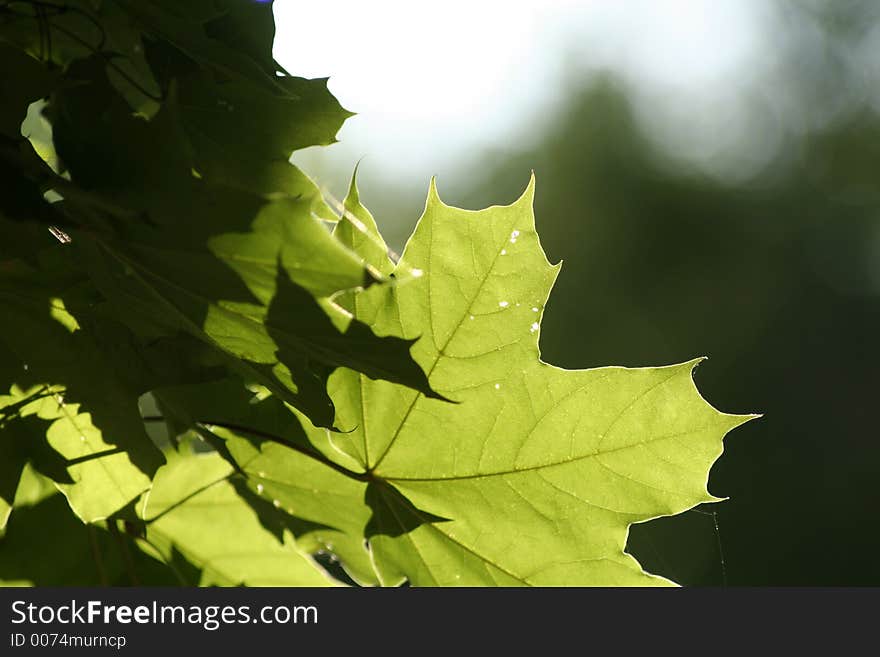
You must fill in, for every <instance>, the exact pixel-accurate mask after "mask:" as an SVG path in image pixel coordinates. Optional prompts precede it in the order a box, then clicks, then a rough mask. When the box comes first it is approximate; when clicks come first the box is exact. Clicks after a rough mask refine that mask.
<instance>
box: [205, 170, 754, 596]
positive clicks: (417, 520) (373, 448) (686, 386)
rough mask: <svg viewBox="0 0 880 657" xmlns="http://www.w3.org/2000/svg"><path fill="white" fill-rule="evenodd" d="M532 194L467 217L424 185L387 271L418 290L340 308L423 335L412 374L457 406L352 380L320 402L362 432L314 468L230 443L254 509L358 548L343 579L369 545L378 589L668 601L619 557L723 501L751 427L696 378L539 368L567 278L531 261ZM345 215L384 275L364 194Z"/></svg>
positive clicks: (339, 380) (271, 449)
mask: <svg viewBox="0 0 880 657" xmlns="http://www.w3.org/2000/svg"><path fill="white" fill-rule="evenodd" d="M533 192H534V186H533V184H530V185H529V187H528V189H527V190H526V192H525V194H523V196H522V197H521V198H520V199H519V200H518V201H517V202H515V203H514V204H512V205H510V206H505V207H492V208H489V209H487V210H483V211H480V212H472V211H466V210H459V209H456V208H452V207H449V206H447V205H445V204H443V203H442V202H441V201H440V199H439V197H438V196H437V193H436V190H435V188H434V186H433V185H432V187H431V190H430V193H429V198H428V202H427V206H426V209H425V213H424V215H423V216H422V218H421V220H420V221H419V224H418V227H417V228H416V231H415V233H414V235H413V236H412V238H411V239H410V241H409V243H408V245H407V247H406V250H405V252H404V254H403V257H402V259H401V261H400V263H399V264H398V265H396V268H398V269H401V270H405V271H411V270H413V269H416V270H422V271H423V272H424V276H422V277H420V278H413V279H410V280H409V281H408V282H407V283H406V284H401V285H399V286H397V287H393V288H384V289H381V288H378V287H377V288H373V289H369V290H366V291H363V292H360V293H357V294H353V295H351V296H349V297H348V299H345V300H342V302H343V303H346V304H347V307H348V309H349V310H350V311H351V312H352V313H353V314H354V315H355V316H356V317H358V318H360V319H361V320H362V321H365V322H368V323H370V325H371V326H372V327H373V329H374V330H375V331H376V332H377V333H378V334H380V335H382V334H395V335H402V336H404V337H415V336H421V339H420V340H419V341H418V342H417V343H416V344H415V346H414V348H413V355H414V357H415V359H416V361H417V362H418V363H419V364H420V365H421V366H422V367H423V368H424V369H425V371H426V372H427V373H428V375H429V379H430V382H431V385H432V386H433V387H434V388H435V389H436V390H438V391H439V392H441V393H442V394H444V395H445V396H447V397H448V398H450V399H452V400H455V401H456V402H458V403H456V404H450V403H447V402H443V401H439V400H434V399H428V398H426V397H425V396H424V395H422V394H420V393H418V392H416V391H413V390H409V389H406V388H404V387H401V386H398V385H394V384H391V383H388V382H384V381H372V380H370V379H368V378H366V377H364V376H363V375H361V374H358V373H357V372H354V371H352V370H344V369H342V370H339V371H337V372H336V373H335V374H334V375H333V376H332V377H331V379H330V382H329V387H328V390H329V391H330V393H331V396H332V398H333V401H334V403H335V405H336V408H337V413H338V418H339V421H340V422H341V423H342V425H344V426H354V427H356V429H355V430H353V431H351V432H350V433H346V434H338V433H336V434H331V433H328V432H321V431H319V430H315V429H313V428H308V429H307V433H309V436H310V438H311V441H312V444H313V445H315V446H316V447H317V448H319V449H321V450H322V451H323V455H324V456H323V459H322V460H323V462H322V463H321V462H318V461H317V460H316V459H313V458H309V457H308V456H307V455H304V454H303V453H301V452H294V451H293V450H291V449H289V448H286V447H284V446H283V445H280V444H278V443H277V442H268V441H267V442H263V443H261V444H260V443H259V442H257V443H255V442H254V436H253V435H251V436H250V439H249V440H245V439H243V438H242V437H241V436H246V435H248V434H247V432H240V431H239V432H238V434H239V437H234V436H233V435H231V434H229V433H228V432H221V435H223V436H224V437H226V444H227V446H228V449H229V453H231V454H232V455H233V456H234V457H235V458H236V459H237V461H238V463H239V464H240V466H241V467H242V469H243V470H244V471H245V472H246V473H247V474H248V476H249V478H250V482H251V486H254V487H256V488H257V489H258V490H259V492H260V494H261V495H263V496H266V497H267V498H269V499H274V500H277V504H278V505H279V506H281V507H282V508H289V509H291V510H292V512H293V513H294V514H296V515H297V516H300V517H302V518H305V519H308V520H310V521H312V522H317V523H322V524H324V525H327V526H329V527H331V528H334V529H335V530H336V531H337V533H338V534H340V535H343V536H346V537H347V538H346V540H345V541H342V542H341V543H340V545H341V547H340V548H337V549H336V550H335V551H336V552H337V553H338V554H339V555H340V556H341V557H342V559H343V562H345V561H347V560H354V561H358V560H359V559H361V557H358V556H355V555H353V552H355V551H356V550H357V549H358V548H359V547H360V542H361V541H362V540H363V539H364V538H366V539H368V550H369V554H370V558H371V563H372V564H373V565H374V567H375V578H376V580H377V581H380V582H383V583H388V584H393V583H398V582H400V581H402V580H403V579H404V578H406V579H407V580H409V581H410V582H411V583H412V584H414V585H622V584H636V585H650V584H663V583H668V580H665V579H663V578H660V577H655V576H652V575H649V574H647V573H645V572H644V571H643V570H642V568H641V567H640V566H639V564H638V563H637V562H636V560H635V559H634V558H632V557H631V556H630V555H628V554H626V553H625V552H624V548H625V545H626V538H627V533H628V528H629V526H630V525H631V524H632V523H635V522H643V521H646V520H649V519H651V518H656V517H658V516H663V515H670V514H676V513H680V512H682V511H684V510H686V509H690V508H692V507H694V506H696V505H698V504H700V503H703V502H711V501H715V500H717V498H715V497H713V496H712V495H710V494H709V492H708V490H707V480H708V473H709V469H710V468H711V466H712V464H713V462H714V461H715V460H716V459H717V458H718V456H719V455H720V454H721V451H722V438H723V436H724V435H725V434H726V433H727V432H728V431H729V430H731V429H733V428H734V427H736V426H738V425H740V424H742V423H744V422H745V421H747V420H748V419H750V418H751V417H752V416H741V415H728V414H725V413H721V412H719V411H717V410H715V409H714V408H713V407H712V406H710V405H709V404H708V403H707V402H706V401H705V400H704V399H703V398H702V397H701V396H700V394H699V392H698V391H697V389H696V387H695V385H694V383H693V379H692V371H693V369H694V367H695V366H696V364H697V362H698V361H697V360H694V361H691V362H688V363H683V364H680V365H674V366H670V367H657V368H637V369H629V368H623V367H604V368H598V369H591V370H574V371H568V370H563V369H560V368H556V367H553V366H552V365H548V364H546V363H544V362H542V361H541V360H540V354H539V350H538V336H539V330H540V318H541V314H542V312H543V309H544V305H545V302H546V300H547V297H548V294H549V292H550V288H551V287H552V285H553V282H554V280H555V278H556V275H557V273H558V266H551V265H550V264H549V263H548V261H547V259H546V257H545V255H544V253H543V250H542V249H541V247H540V244H539V241H538V235H537V233H536V232H535V225H534V216H533V212H532V197H533ZM346 210H347V214H346V217H345V219H344V220H343V222H342V223H340V225H339V227H338V229H337V235H338V236H339V237H340V238H341V239H342V240H343V241H344V242H347V243H348V244H349V245H350V246H351V247H352V248H353V249H354V250H356V251H358V252H359V253H360V254H361V255H362V257H364V258H365V259H367V260H372V261H373V262H374V263H376V266H377V267H379V268H380V269H384V270H385V271H388V272H390V271H391V270H393V269H394V268H395V266H394V265H393V264H392V263H391V262H389V261H388V260H387V259H386V256H385V249H384V245H383V244H382V243H381V241H380V238H379V235H378V232H377V231H376V229H375V224H374V222H373V220H372V217H370V215H369V213H368V212H367V211H366V210H365V209H364V208H363V207H362V206H361V205H360V203H359V202H358V200H357V193H356V189H355V188H354V185H353V186H352V192H351V193H350V195H349V198H348V199H347V200H346ZM377 258H381V259H383V260H384V262H379V261H377V260H376V259H377ZM585 339H589V337H588V336H585ZM326 533H327V532H325V534H326ZM361 574H362V579H364V580H366V581H369V579H370V578H369V574H368V573H367V574H364V573H361Z"/></svg>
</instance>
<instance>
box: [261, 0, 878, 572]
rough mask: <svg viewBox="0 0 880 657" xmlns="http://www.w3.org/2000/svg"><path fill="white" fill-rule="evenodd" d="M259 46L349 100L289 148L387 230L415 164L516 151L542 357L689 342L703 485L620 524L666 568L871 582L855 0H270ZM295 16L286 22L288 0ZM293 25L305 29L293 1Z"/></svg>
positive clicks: (404, 217) (861, 67)
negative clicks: (698, 503)
mask: <svg viewBox="0 0 880 657" xmlns="http://www.w3.org/2000/svg"><path fill="white" fill-rule="evenodd" d="M275 10H276V18H277V22H278V37H277V39H276V52H275V54H276V58H277V59H278V60H279V61H280V62H281V63H282V64H283V65H284V66H285V67H286V68H287V69H288V70H290V71H291V72H292V73H294V74H297V75H304V76H307V77H324V76H328V75H329V76H332V77H331V79H330V89H331V91H333V93H334V94H335V95H336V96H337V97H338V98H339V99H340V101H341V102H342V103H343V105H345V106H346V107H347V108H348V109H351V110H353V111H356V112H358V113H359V114H358V116H355V117H354V118H352V119H350V120H349V122H348V123H347V124H346V126H345V127H344V128H343V130H342V131H341V133H340V135H339V139H340V143H339V144H335V145H333V146H330V147H327V148H321V149H310V150H308V151H305V152H303V153H300V154H298V155H297V156H296V161H297V162H298V163H299V164H300V165H301V166H302V167H303V168H304V169H305V170H306V171H307V172H309V173H310V174H311V175H312V176H313V177H315V178H316V179H317V180H318V182H319V183H320V184H321V185H322V186H324V187H325V189H326V191H327V192H328V193H329V194H331V195H333V196H336V197H337V198H338V197H340V196H341V195H342V194H343V193H344V189H345V186H346V184H347V180H348V177H349V176H350V174H351V171H352V169H353V168H354V165H355V163H356V162H357V161H358V160H361V159H362V161H361V165H360V174H359V182H360V187H361V198H362V199H364V200H365V202H366V204H367V205H368V206H370V207H371V209H372V210H373V211H374V213H375V214H376V216H377V220H378V221H379V224H380V226H381V228H382V229H383V231H384V232H385V233H386V235H387V237H388V238H389V242H390V244H391V245H392V247H393V248H395V249H397V250H398V251H399V250H400V249H401V248H402V246H403V243H404V241H405V239H406V237H407V235H408V234H409V232H410V231H411V230H412V228H413V226H414V224H415V222H416V220H417V218H418V216H419V214H420V211H421V208H422V206H423V204H424V198H425V192H426V189H427V185H428V181H429V179H430V177H431V176H432V175H436V176H437V179H438V187H439V189H440V193H441V196H442V197H443V198H444V200H445V201H446V202H447V203H451V204H454V205H459V206H462V207H470V208H480V207H484V206H487V205H491V204H495V203H509V202H511V201H512V200H514V199H515V198H516V197H517V196H518V195H519V194H520V192H521V191H522V189H523V188H524V187H525V184H526V182H527V181H528V177H529V174H530V171H531V170H534V171H535V173H536V176H537V200H536V214H537V221H538V229H539V232H540V234H541V237H542V241H543V243H544V247H545V249H546V251H547V252H548V254H549V256H550V259H551V260H552V261H554V262H555V261H558V260H560V259H561V260H564V263H565V264H564V266H563V269H562V273H561V276H560V279H559V282H558V284H557V286H556V288H555V290H554V293H553V295H552V296H551V299H550V302H549V305H548V308H547V312H546V315H545V319H544V326H543V330H542V333H541V349H542V353H543V357H544V359H545V360H547V361H549V362H552V363H554V364H558V365H561V366H565V367H569V368H581V367H593V366H601V365H612V364H613V365H631V366H638V365H664V364H669V363H674V362H681V361H684V360H687V359H690V358H692V357H694V356H699V355H705V356H708V357H709V360H708V361H706V362H705V363H703V364H702V365H701V366H700V367H699V368H698V370H697V372H696V379H697V384H698V386H699V387H700V389H701V391H702V392H703V394H704V395H705V396H706V397H707V398H708V399H709V400H710V401H711V402H712V403H713V404H714V405H715V406H717V407H719V408H721V409H722V410H725V411H729V412H761V413H764V417H763V418H762V419H761V420H758V421H755V422H752V423H749V424H748V425H746V426H744V427H742V428H740V429H737V430H736V431H735V432H733V433H732V434H730V435H729V436H728V439H727V441H726V446H725V454H724V456H723V457H722V458H721V460H720V461H719V462H718V464H717V465H716V466H715V468H714V469H713V471H712V473H711V477H710V490H711V491H712V492H713V493H714V494H716V495H718V496H724V497H729V499H728V500H727V501H724V502H721V503H718V504H713V505H705V506H704V507H702V508H700V509H697V510H695V511H691V512H688V513H686V514H683V515H682V516H678V517H675V518H666V519H661V520H657V521H653V522H650V523H646V524H644V525H639V526H636V527H634V528H633V531H632V533H631V537H630V542H629V549H630V551H632V552H633V553H634V554H635V555H636V556H637V557H638V558H639V559H640V560H641V561H642V563H643V564H644V565H645V566H646V567H647V568H648V569H649V570H653V571H654V572H659V573H662V574H664V575H667V576H669V577H672V578H674V579H676V580H677V581H679V582H681V583H684V584H691V585H721V584H728V585H869V584H870V585H878V584H880V560H878V559H877V558H876V555H877V554H878V553H880V527H878V504H880V494H878V484H880V477H878V473H880V467H878V463H880V440H878V438H880V436H878V420H877V415H876V413H877V401H878V399H877V398H878V394H877V393H878V385H877V375H878V372H880V346H878V339H877V338H878V334H880V115H878V113H880V3H877V2H876V1H874V0H827V1H819V0H797V1H795V0H792V1H790V2H786V1H783V0H703V1H693V2H687V1H685V0H678V1H675V0H668V1H664V0H652V1H650V2H649V1H640V0H628V1H627V2H616V1H614V0H601V1H600V0H596V1H594V2H591V1H589V0H580V1H576V0H544V1H543V2H540V3H537V2H528V3H526V2H517V1H507V2H502V1H494V0H491V1H490V0H469V1H466V2H461V1H459V0H447V1H445V2H442V3H413V2H402V1H399V2H393V1H386V0H374V1H371V2H368V3H355V2H336V1H331V0H324V1H322V2H320V3H318V2H314V3H300V2H292V1H289V0H279V1H278V2H276V4H275ZM304 26H305V27H304ZM316 26H320V29H315V27H316Z"/></svg>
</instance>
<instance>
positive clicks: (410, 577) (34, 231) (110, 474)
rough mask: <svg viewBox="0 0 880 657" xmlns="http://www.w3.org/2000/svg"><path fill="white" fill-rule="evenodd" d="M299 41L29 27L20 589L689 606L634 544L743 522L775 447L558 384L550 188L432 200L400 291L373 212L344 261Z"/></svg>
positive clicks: (8, 291)
mask: <svg viewBox="0 0 880 657" xmlns="http://www.w3.org/2000/svg"><path fill="white" fill-rule="evenodd" d="M273 37H274V23H273V21H272V14H271V3H253V2H248V1H246V0H226V1H224V2H213V1H212V2H192V3H178V2H169V1H167V0H150V1H148V2H129V1H128V0H115V1H114V2H105V3H92V2H80V1H79V0H43V1H41V2H39V3H36V2H28V1H16V2H7V3H4V4H3V5H2V7H0V56H2V57H0V72H2V74H3V75H2V77H0V94H2V101H3V102H2V109H0V180H2V192H3V193H2V195H0V230H2V236H3V238H2V240H0V308H2V317H3V322H4V323H3V325H2V326H0V384H2V388H0V459H2V461H0V527H2V526H5V525H6V523H7V520H8V521H9V528H8V531H7V535H6V536H4V537H3V538H2V539H0V578H2V579H3V580H4V581H9V580H13V581H22V582H32V583H43V584H46V583H50V584H51V583H68V582H70V583H79V584H90V583H91V584H108V583H120V582H125V581H127V582H128V583H169V582H178V583H182V584H233V585H234V584H249V585H260V584H291V585H292V584H303V585H325V584H331V583H333V582H334V581H335V580H334V579H333V578H331V577H330V576H329V575H328V572H327V570H330V571H333V572H334V573H335V574H336V575H337V576H338V578H341V579H343V580H347V581H354V582H357V583H360V584H371V585H372V584H397V583H400V582H402V581H404V580H406V581H409V582H411V583H412V584H415V585H438V584H439V585H491V584H502V585H513V584H537V585H542V584H632V583H635V584H642V583H658V582H661V583H662V582H663V581H665V580H662V579H657V578H654V577H652V576H649V575H647V574H645V573H644V572H642V570H641V568H640V567H639V565H638V564H637V563H636V562H635V560H633V559H632V558H631V557H629V556H628V555H626V554H625V553H624V551H623V549H624V546H625V541H626V535H627V530H628V527H629V525H630V524H631V523H633V522H640V521H644V520H647V519H649V518H652V517H656V516H658V515H665V514H672V513H678V512H680V511H682V510H684V509H687V508H690V507H692V506H694V505H696V504H699V503H701V502H704V501H710V500H712V499H713V498H712V497H711V496H710V495H709V494H708V492H707V490H706V479H707V475H708V471H709V468H710V467H711V465H712V463H713V461H714V460H715V459H716V458H717V456H718V455H719V454H720V451H721V439H722V437H723V435H724V434H725V433H726V431H728V430H729V429H731V428H733V427H734V426H736V425H737V424H740V423H742V422H743V421H744V419H746V418H745V417H743V416H731V415H725V414H723V413H719V412H717V411H715V410H714V409H713V408H712V407H711V406H709V405H708V404H707V403H706V402H705V401H704V400H703V399H702V398H701V397H700V395H699V394H698V393H697V391H696V389H695V388H694V385H693V382H692V378H691V371H692V369H693V367H694V365H695V362H692V363H685V364H682V365H678V366H673V367H667V368H648V369H624V368H603V369H597V370H585V371H564V370H560V369H557V368H554V367H552V366H550V365H547V364H545V363H542V362H541V361H540V358H539V353H538V348H537V340H538V334H539V331H540V317H541V314H542V312H543V307H544V303H545V301H546V299H547V295H548V294H549V291H550V287H551V285H552V283H553V280H554V279H555V276H556V272H557V268H555V267H551V266H550V265H549V264H548V263H547V260H546V258H545V256H544V254H543V251H542V250H541V248H540V245H539V244H538V238H537V234H536V233H535V228H534V218H533V216H532V209H531V208H532V204H531V200H532V194H533V186H532V185H530V187H529V189H528V190H527V192H526V193H525V195H524V196H523V198H521V199H520V200H519V201H518V202H517V203H515V204H513V205H511V206H507V207H495V208H490V209H488V210H485V211H482V212H478V213H475V212H466V211H463V210H457V209H455V208H450V207H448V206H446V205H444V204H443V203H442V202H441V201H440V200H439V198H438V196H437V194H436V190H435V189H434V188H433V186H432V188H431V192H430V194H429V198H428V203H427V207H426V210H425V214H424V216H423V217H422V219H421V221H420V222H419V225H418V228H417V229H416V232H415V233H414V235H413V237H412V238H411V240H410V242H409V244H408V246H407V248H406V251H405V253H404V255H403V258H402V259H401V260H400V262H396V263H395V262H393V261H391V260H390V259H389V257H388V255H387V254H388V251H387V249H386V248H385V245H384V243H383V242H382V239H381V236H380V235H379V232H378V230H377V228H376V224H375V222H374V221H373V218H372V216H370V214H369V212H367V210H366V209H365V208H364V207H363V206H362V205H361V204H360V202H359V199H358V195H357V189H356V187H355V185H354V184H352V188H351V191H350V193H349V196H348V198H347V199H346V202H345V210H344V213H343V216H342V218H341V220H340V221H338V223H337V224H336V228H335V230H334V231H333V232H332V233H331V232H330V231H329V230H328V229H327V227H326V225H325V223H324V222H323V221H322V219H334V220H335V219H336V218H335V217H334V216H333V215H332V213H331V212H330V210H329V209H328V208H327V206H326V205H325V203H324V200H323V199H322V197H321V195H320V193H319V192H318V190H317V188H316V186H315V185H314V183H313V182H312V181H311V180H309V178H308V177H306V176H305V175H304V174H303V173H302V172H301V171H299V170H298V169H297V168H296V167H295V166H293V165H292V164H290V162H289V161H288V158H289V156H290V154H291V152H292V151H293V150H295V149H298V148H303V147H305V146H310V145H316V144H327V143H331V142H332V141H334V139H335V134H336V131H337V130H338V129H339V127H340V125H341V124H342V122H343V121H344V120H345V119H346V118H347V117H348V116H349V115H350V114H349V113H348V112H347V111H345V110H343V109H342V108H341V106H340V105H339V103H338V102H337V101H336V100H335V99H334V98H333V97H332V95H330V93H329V92H328V91H327V88H326V81H325V80H304V79H300V78H295V77H292V76H289V75H287V74H286V73H285V72H283V71H282V70H281V69H280V67H279V66H278V65H277V63H276V62H274V60H273V59H272V55H271V52H272V48H271V46H272V39H273ZM38 111H40V112H42V113H43V115H44V116H45V118H46V119H47V120H48V123H47V124H46V125H48V126H49V128H50V131H48V132H47V133H46V134H40V135H31V134H22V132H21V128H22V122H24V121H25V118H26V116H30V117H31V118H33V117H34V116H35V115H36V114H37V112H38ZM25 125H31V126H33V125H35V124H34V123H33V122H32V121H30V122H29V123H26V124H25ZM41 129H42V128H41ZM147 407H149V408H152V409H154V410H155V413H153V411H145V408H147ZM145 416H146V417H145ZM195 438H198V439H201V440H202V441H204V442H198V441H196V442H193V439H195ZM193 445H197V446H196V447H193ZM55 492H60V493H61V495H58V494H53V493H55ZM10 514H11V515H10ZM41 523H42V526H46V523H50V524H51V525H53V526H57V527H59V528H63V531H64V533H65V536H67V537H68V539H69V540H68V542H69V544H70V545H71V546H72V547H71V549H69V550H67V552H66V553H65V555H64V557H63V558H61V557H57V558H56V557H55V556H52V554H53V546H52V545H46V546H44V548H45V549H41V550H37V551H31V552H27V550H24V549H23V548H22V546H24V545H27V544H28V542H29V541H30V542H35V541H39V538H38V533H39V527H40V526H41ZM59 531H61V529H59ZM86 548H87V549H86ZM315 555H317V558H316V557H315ZM88 558H91V559H93V561H94V563H93V564H92V566H91V567H90V568H83V567H82V562H83V560H84V559H88ZM53 560H56V561H57V563H56V565H57V566H58V567H57V568H56V567H47V566H44V565H43V564H44V563H45V562H47V561H53ZM338 560H341V567H342V569H344V570H341V569H340V568H339V564H338V563H336V561H338ZM319 561H320V563H321V564H323V565H319ZM70 569H77V572H78V573H79V574H78V575H77V576H76V577H72V578H71V576H70V574H69V572H67V571H69V570H70Z"/></svg>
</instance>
